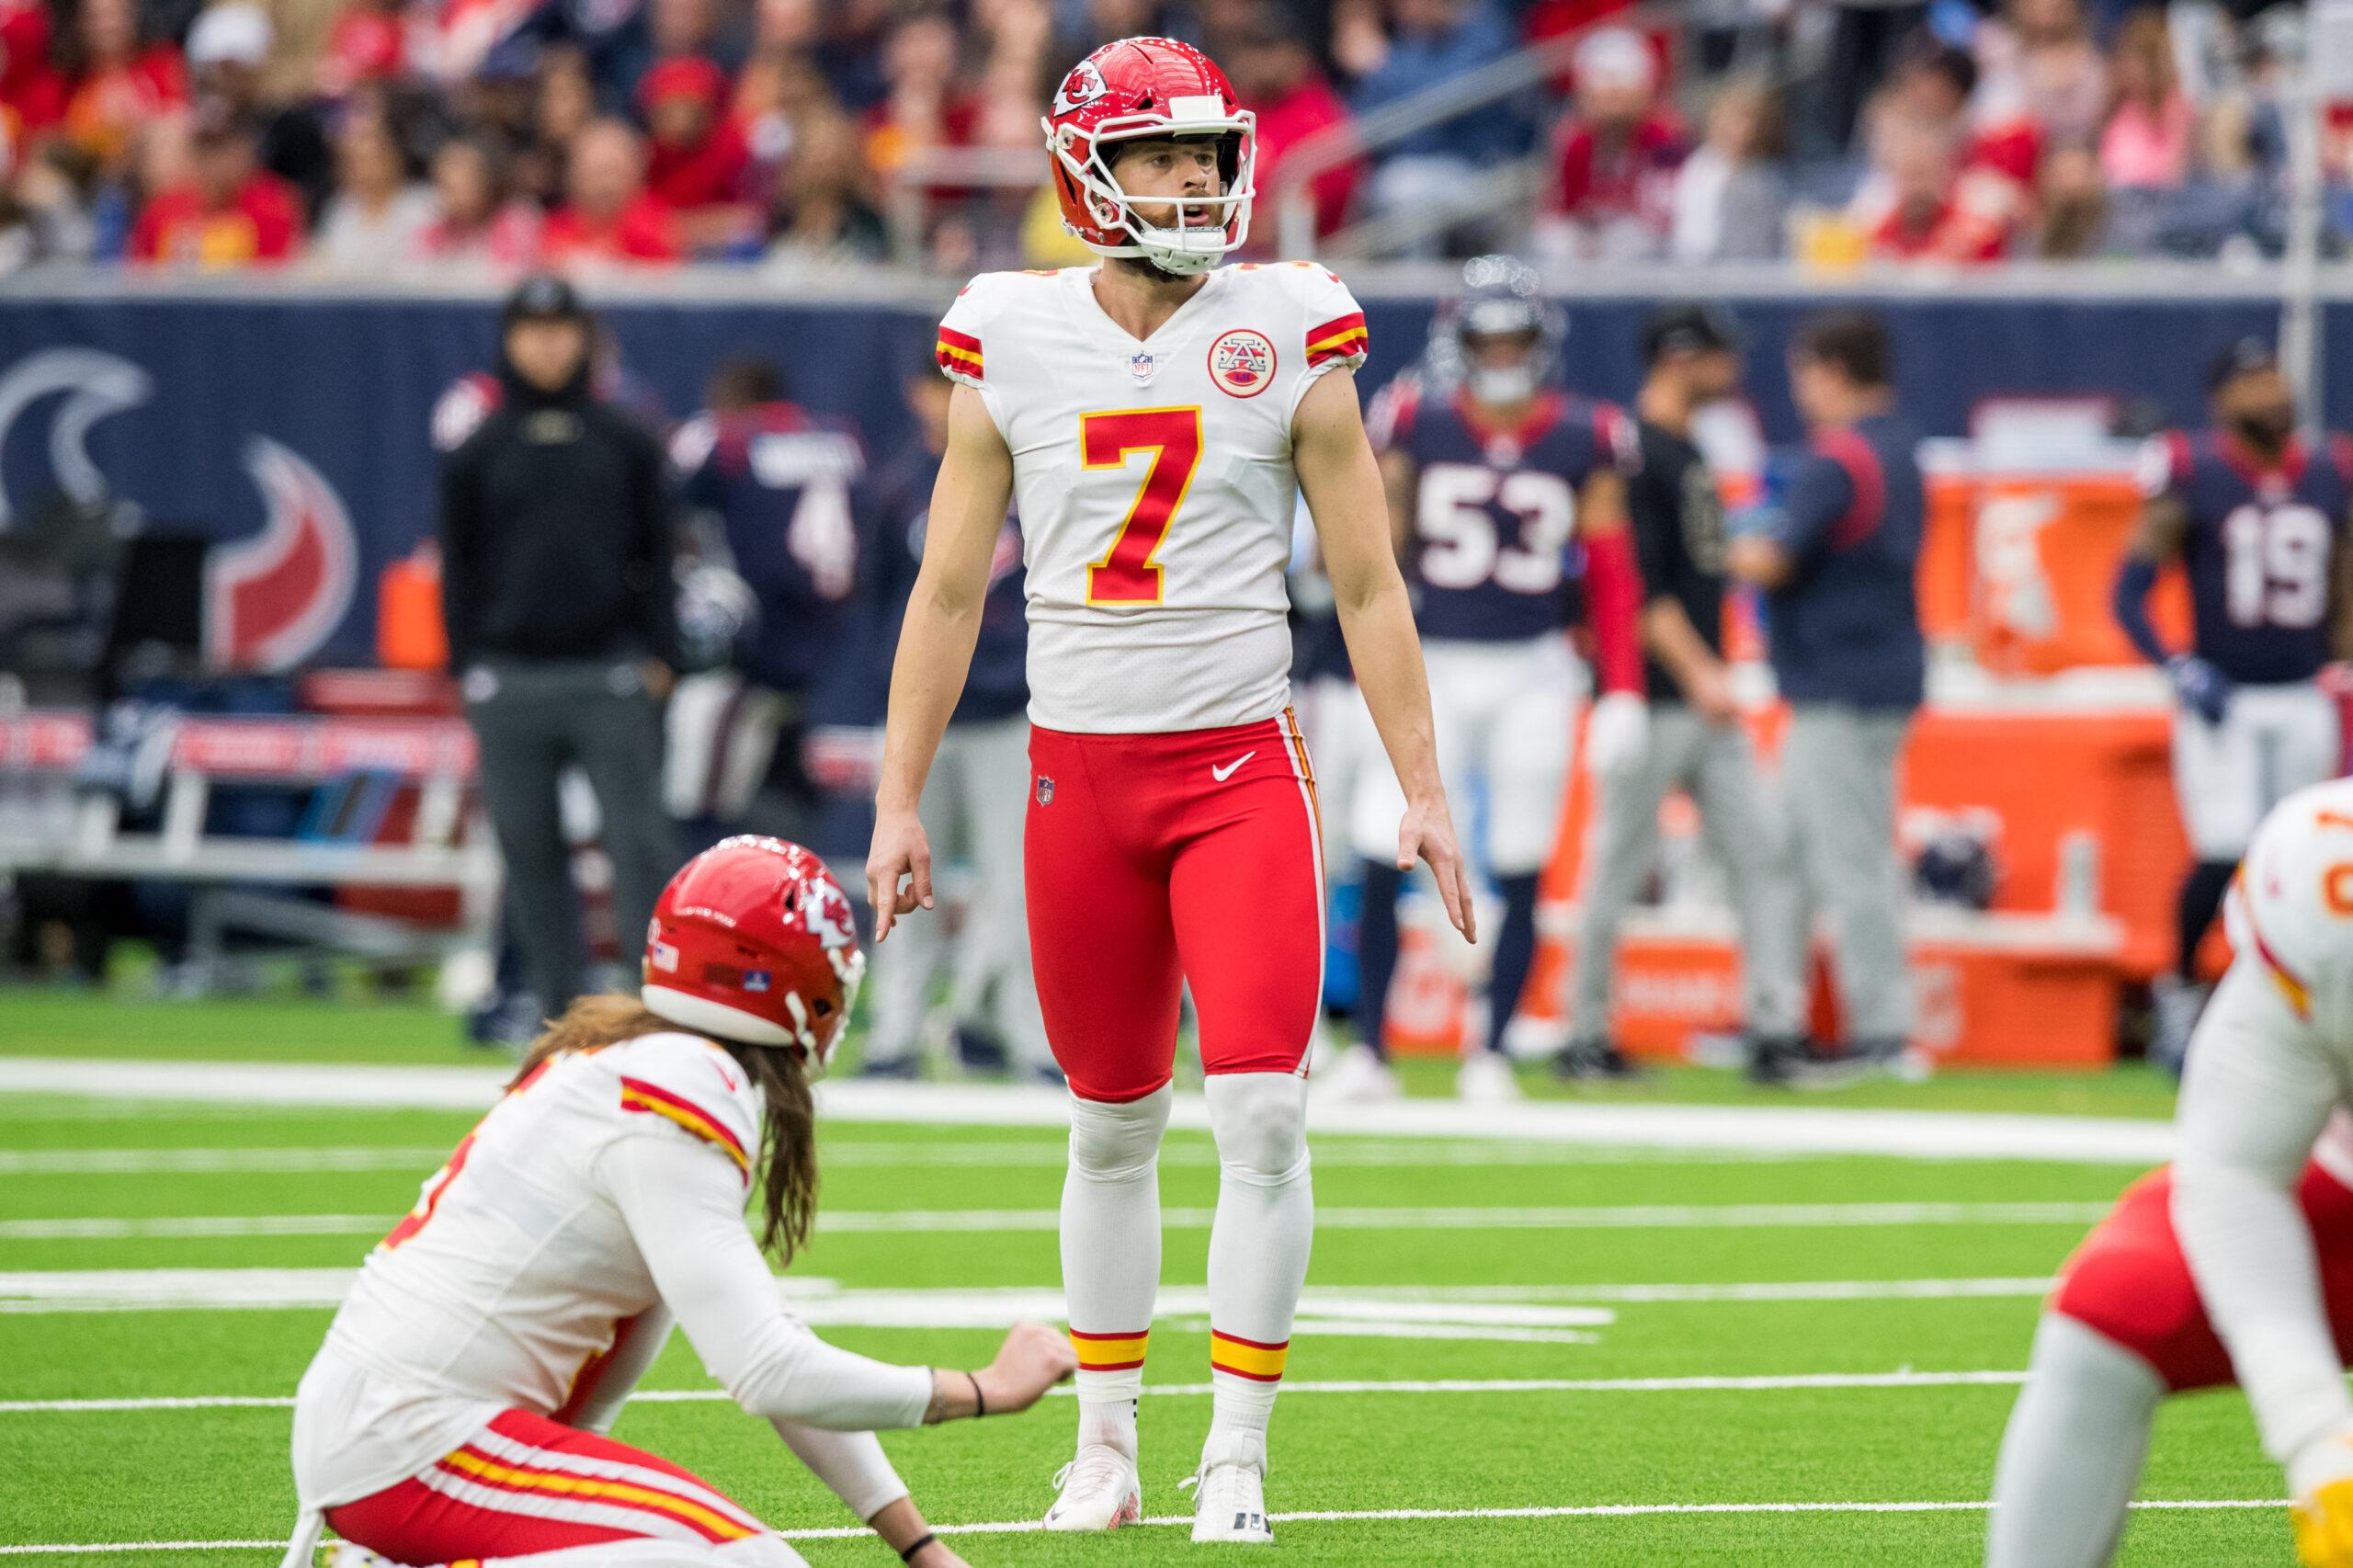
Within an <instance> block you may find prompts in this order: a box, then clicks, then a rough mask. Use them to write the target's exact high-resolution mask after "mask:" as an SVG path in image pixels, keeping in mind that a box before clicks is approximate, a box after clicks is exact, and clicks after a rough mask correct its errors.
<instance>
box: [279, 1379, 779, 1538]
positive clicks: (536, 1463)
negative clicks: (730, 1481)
mask: <svg viewBox="0 0 2353 1568" xmlns="http://www.w3.org/2000/svg"><path fill="white" fill-rule="evenodd" d="M326 1518H327V1523H328V1524H330V1525H332V1526H334V1527H335V1534H337V1535H339V1536H341V1537H342V1538H343V1539H344V1540H348V1541H352V1542H354V1543H356V1544H358V1545H360V1546H364V1547H366V1548H367V1549H368V1550H369V1551H373V1552H377V1553H379V1554H381V1555H382V1556H385V1557H389V1558H391V1559H392V1561H393V1562H459V1561H461V1560H464V1559H467V1558H476V1557H523V1556H528V1555H529V1554H530V1553H532V1552H535V1551H560V1550H562V1549H563V1548H564V1547H570V1546H595V1545H599V1544H601V1543H603V1542H606V1541H614V1540H675V1541H685V1542H688V1543H691V1544H695V1545H700V1546H722V1545H724V1544H725V1543H727V1542H729V1541H732V1540H744V1539H745V1538H746V1537H748V1536H756V1535H760V1534H763V1533H765V1532H764V1530H763V1528H762V1527H761V1525H760V1522H759V1521H758V1520H757V1519H756V1518H754V1517H752V1516H751V1515H750V1514H748V1513H746V1512H745V1511H744V1510H743V1509H742V1508H740V1507H738V1506H736V1505H735V1504H734V1503H733V1501H731V1500H730V1499H729V1498H728V1497H727V1495H726V1494H723V1493H722V1492H720V1491H718V1490H717V1489H716V1488H714V1487H712V1486H710V1485H708V1484H706V1483H704V1482H703V1481H702V1480H701V1479H700V1478H699V1477H698V1476H696V1475H695V1474H694V1472H692V1471H687V1470H682V1469H680V1468H679V1467H678V1466H676V1465H675V1464H672V1463H671V1462H670V1461H669V1460H665V1459H657V1458H656V1457H654V1455H652V1454H649V1453H646V1452H645V1451H644V1450H642V1449H632V1448H631V1447H630V1446H629V1445H628V1444H627V1443H616V1442H614V1441H613V1440H612V1439H611V1438H610V1437H598V1436H597V1434H596V1433H594V1432H584V1431H581V1430H580V1429H578V1428H577V1427H573V1426H563V1425H560V1424H559V1423H557V1422H553V1421H551V1420H549V1419H548V1418H547V1417H545V1416H543V1415H532V1414H531V1413H530V1412H529V1411H525V1410H508V1411H502V1412H501V1413H500V1414H498V1415H494V1416H493V1417H492V1418H491V1421H490V1425H488V1426H484V1427H483V1429H482V1430H481V1431H480V1432H477V1433H476V1434H475V1435H474V1436H473V1437H472V1439H470V1440H469V1441H468V1442H467V1443H466V1444H465V1445H464V1446H463V1447H461V1448H460V1449H456V1450H455V1451H454V1452H451V1453H449V1454H447V1455H445V1456H443V1457H442V1458H441V1459H440V1460H438V1461H437V1462H436V1463H434V1464H433V1465H431V1466H429V1467H428V1468H427V1469H426V1471H424V1472H423V1473H422V1474H419V1475H415V1476H412V1477H411V1478H410V1479H408V1480H406V1481H404V1482H402V1483H399V1484H398V1485H396V1486H390V1487H387V1488H385V1489H384V1490H383V1491H381V1492H379V1493H376V1494H373V1495H371V1496H367V1497H362V1498H360V1499H359V1500H358V1502H356V1503H346V1504H344V1505H342V1506H340V1507H335V1508H329V1509H328V1510H327V1511H326Z"/></svg>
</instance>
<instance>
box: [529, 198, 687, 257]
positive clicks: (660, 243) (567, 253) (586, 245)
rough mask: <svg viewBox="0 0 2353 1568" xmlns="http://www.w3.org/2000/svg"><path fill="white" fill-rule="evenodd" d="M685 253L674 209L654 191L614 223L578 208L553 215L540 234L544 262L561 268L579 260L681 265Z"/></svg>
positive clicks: (633, 205) (571, 208)
mask: <svg viewBox="0 0 2353 1568" xmlns="http://www.w3.org/2000/svg"><path fill="white" fill-rule="evenodd" d="M683 254H684V253H683V252H682V251H681V250H680V248H679V245H678V235H677V230H676V225H675V224H673V223H672V222H671V221H670V209H669V208H668V207H667V206H665V205H664V204H663V202H662V200H661V199H660V198H658V197H656V196H654V194H653V193H651V192H647V193H645V194H643V195H641V196H639V197H638V198H636V199H634V200H632V201H631V203H630V204H629V205H628V206H627V207H624V208H622V209H621V210H620V215H619V216H618V217H616V218H614V219H613V220H612V221H610V222H601V221H599V220H597V219H595V218H592V217H590V216H589V215H588V214H586V213H585V212H583V211H581V210H579V209H578V208H576V207H561V208H558V209H557V210H555V211H553V212H551V213H549V214H548V221H547V224H546V226H545V227H544V228H542V229H541V230H540V261H541V262H542V263H544V264H545V265H547V266H549V267H563V266H565V265H567V264H568V263H571V262H574V261H638V262H670V261H676V260H677V259H678V258H679V257H680V256H681V255H683Z"/></svg>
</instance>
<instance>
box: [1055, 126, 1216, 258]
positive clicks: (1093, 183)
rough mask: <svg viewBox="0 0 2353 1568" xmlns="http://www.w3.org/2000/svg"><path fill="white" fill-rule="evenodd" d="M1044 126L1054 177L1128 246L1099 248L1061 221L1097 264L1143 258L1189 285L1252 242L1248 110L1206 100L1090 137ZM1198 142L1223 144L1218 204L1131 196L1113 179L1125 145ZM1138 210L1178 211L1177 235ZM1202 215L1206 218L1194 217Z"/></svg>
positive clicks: (1099, 223) (1104, 128)
mask: <svg viewBox="0 0 2353 1568" xmlns="http://www.w3.org/2000/svg"><path fill="white" fill-rule="evenodd" d="M1040 123H1041V124H1043V125H1044V127H1045V131H1046V145H1047V147H1048V149H1049V150H1050V151H1051V153H1052V154H1053V159H1054V170H1055V173H1056V174H1057V175H1059V176H1061V177H1062V178H1063V180H1064V181H1065V182H1066V183H1067V184H1068V185H1070V186H1071V187H1074V190H1075V193H1076V195H1077V199H1078V201H1079V203H1080V204H1081V205H1082V206H1083V207H1084V208H1085V209H1086V212H1087V214H1088V216H1089V217H1091V218H1092V219H1093V220H1094V221H1095V222H1096V224H1097V226H1098V227H1100V228H1102V229H1105V230H1108V231H1111V232H1114V233H1124V234H1126V235H1127V236H1128V238H1129V241H1130V242H1131V243H1129V244H1099V243H1097V241H1094V240H1091V239H1088V238H1087V237H1086V235H1085V234H1083V233H1079V232H1078V230H1077V229H1076V228H1075V227H1074V226H1073V225H1072V223H1071V222H1069V220H1068V219H1065V220H1063V228H1064V229H1067V230H1069V231H1070V232H1071V233H1072V234H1074V236H1075V237H1076V238H1077V239H1078V241H1079V243H1080V244H1084V245H1086V248H1087V249H1089V250H1091V251H1093V252H1095V254H1097V256H1140V257H1142V258H1143V259H1144V260H1147V261H1149V262H1151V263H1152V264H1153V265H1154V266H1155V267H1159V268H1160V269H1161V270H1162V271H1164V272H1169V273H1174V274H1176V276H1178V277H1190V276H1192V275H1193V274H1195V273H1200V272H1206V271H1208V270H1209V269H1210V268H1211V267H1215V266H1216V265H1217V264H1218V263H1219V262H1220V261H1222V260H1223V259H1224V258H1225V257H1226V256H1231V255H1233V253H1234V252H1235V251H1237V250H1240V249H1241V248H1242V246H1243V244H1244V243H1245V241H1247V240H1248V238H1249V236H1250V203H1251V198H1252V197H1253V196H1254V195H1256V177H1255V169H1254V165H1255V163H1256V147H1257V135H1256V124H1257V119H1256V116H1255V115H1253V114H1251V112H1250V111H1249V110H1247V109H1236V110H1234V111H1233V112H1232V113H1230V114H1229V113H1227V112H1225V111H1224V108H1223V104H1222V101H1221V100H1220V99H1218V98H1217V97H1212V96H1207V95H1205V96H1202V97H1198V98H1185V97H1178V98H1175V99H1172V100H1170V103H1169V112H1168V113H1167V114H1165V115H1163V114H1158V113H1153V114H1131V115H1120V116H1116V117H1114V118H1112V119H1107V120H1105V121H1104V122H1103V123H1102V124H1101V125H1099V126H1097V127H1096V128H1095V130H1094V131H1093V132H1092V134H1089V133H1088V132H1086V131H1082V130H1081V129H1080V128H1078V127H1077V126H1073V125H1065V126H1063V127H1062V128H1061V129H1060V130H1056V129H1055V127H1054V125H1053V123H1052V121H1051V120H1045V121H1041V122H1040ZM1201 136H1213V137H1215V138H1216V139H1217V142H1218V157H1217V164H1218V183H1219V187H1220V190H1219V194H1217V195H1215V196H1202V197H1193V198H1186V197H1181V196H1167V197H1158V196H1144V197H1137V196H1131V195H1130V194H1129V193H1128V192H1127V190H1126V189H1125V188H1124V187H1121V186H1120V180H1119V176H1116V175H1114V174H1113V173H1112V172H1111V159H1110V157H1109V156H1108V154H1109V153H1110V152H1111V151H1112V150H1114V149H1116V148H1117V147H1118V145H1119V144H1120V143H1121V142H1137V141H1142V140H1146V139H1159V138H1167V139H1171V140H1175V141H1179V142H1185V141H1191V140H1193V139H1194V138H1196V137H1201ZM1138 202H1142V203H1145V204H1148V205H1151V206H1160V205H1163V204H1164V203H1165V205H1167V206H1169V207H1171V208H1174V209H1175V210H1176V227H1174V228H1163V227H1160V226H1158V225H1156V224H1150V223H1146V222H1144V221H1143V218H1142V214H1141V213H1140V212H1139V211H1138V210H1137V203H1138ZM1204 211H1205V212H1206V214H1207V216H1206V217H1205V218H1196V217H1194V216H1192V214H1194V213H1196V212H1204Z"/></svg>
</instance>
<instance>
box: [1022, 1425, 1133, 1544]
mask: <svg viewBox="0 0 2353 1568" xmlns="http://www.w3.org/2000/svg"><path fill="white" fill-rule="evenodd" d="M1054 1484H1055V1485H1056V1486H1058V1487H1060V1488H1062V1495H1061V1496H1059V1497H1057V1498H1055V1499H1054V1506H1052V1507H1051V1508H1049V1509H1047V1510H1046V1528H1048V1529H1050V1530H1115V1529H1118V1528H1120V1526H1121V1525H1131V1524H1134V1523H1135V1522H1136V1521H1137V1520H1139V1519H1141V1518H1142V1517H1143V1484H1142V1482H1141V1481H1139V1480H1138V1479H1137V1476H1136V1461H1135V1456H1133V1455H1132V1454H1123V1453H1121V1452H1120V1450H1119V1449H1115V1448H1113V1447H1112V1446H1111V1445H1110V1444H1108V1443H1089V1444H1087V1445H1086V1446H1085V1447H1084V1448H1082V1449H1079V1450H1078V1457H1077V1458H1076V1459H1074V1460H1071V1461H1070V1463H1068V1464H1066V1465H1064V1466H1063V1467H1062V1469H1061V1470H1059V1471H1055V1472H1054Z"/></svg>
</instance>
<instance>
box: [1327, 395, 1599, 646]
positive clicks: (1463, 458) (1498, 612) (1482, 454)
mask: <svg viewBox="0 0 2353 1568" xmlns="http://www.w3.org/2000/svg"><path fill="white" fill-rule="evenodd" d="M1367 423H1368V427H1369V429H1370V432H1371V435H1372V437H1373V441H1374V444H1375V445H1376V446H1377V447H1379V448H1381V449H1382V450H1384V451H1395V452H1402V453H1403V454H1404V455H1405V456H1407V457H1409V458H1411V459H1412V460H1414V468H1415V480H1414V484H1415V500H1414V525H1413V535H1412V538H1411V539H1410V540H1408V542H1407V545H1406V551H1405V564H1406V573H1407V575H1408V577H1409V578H1410V579H1411V580H1412V583H1413V586H1414V591H1415V611H1414V619H1415V624H1416V625H1418V626H1419V627H1420V628H1421V632H1422V635H1423V636H1424V637H1426V638H1432V639H1436V640H1438V641H1440V642H1520V641H1525V640H1527V639H1529V638H1533V637H1541V636H1543V635H1545V634H1546V633H1548V632H1555V631H1562V630H1563V628H1565V627H1566V626H1568V625H1569V623H1570V621H1571V619H1573V609H1574V602H1575V601H1574V596H1573V594H1572V591H1571V580H1572V579H1573V578H1574V576H1575V575H1576V574H1577V573H1578V572H1579V571H1581V570H1582V567H1583V553H1582V551H1580V550H1579V549H1578V547H1577V543H1576V521H1577V496H1578V494H1579V493H1580V492H1581V491H1582V489H1583V488H1584V485H1585V482H1586V479H1587V478H1589V477H1590V476H1591V475H1592V474H1593V473H1594V472H1595V471H1596V470H1597V469H1602V468H1610V467H1616V468H1620V469H1624V470H1629V471H1631V469H1633V468H1634V467H1635V466H1636V465H1637V464H1638V463H1639V462H1640V458H1639V456H1638V452H1639V449H1638V448H1637V446H1636V445H1635V439H1634V434H1633V429H1632V426H1631V424H1630V423H1629V422H1628V421H1627V419H1626V418H1625V416H1624V415H1621V414H1620V413H1619V412H1618V410H1617V409H1615V408H1613V407H1611V406H1610V405H1609V404H1608V403H1589V402H1587V401H1586V400H1585V399H1583V398H1576V397H1570V396H1568V395H1566V394H1564V393H1562V392H1541V393H1539V394H1538V396H1537V399H1536V401H1535V403H1534V404H1533V405H1532V406H1531V407H1530V408H1529V413H1528V416H1527V417H1526V418H1525V419H1523V420H1522V421H1521V422H1520V424H1519V426H1518V428H1517V429H1513V430H1498V429H1494V428H1491V427H1489V426H1486V425H1485V424H1483V422H1481V421H1480V419H1479V418H1478V415H1477V414H1476V412H1475V410H1473V409H1472V406H1471V404H1470V401H1469V400H1468V399H1467V398H1465V397H1463V396H1461V395H1460V394H1455V395H1452V396H1447V397H1425V396H1424V395H1423V392H1422V389H1421V387H1420V385H1419V382H1418V381H1417V379H1416V378H1415V377H1414V376H1413V374H1412V373H1411V372H1408V373H1407V374H1405V375H1404V376H1400V377H1398V378H1397V380H1395V381H1392V382H1390V383H1389V385H1388V386H1386V387H1383V388H1382V389H1381V394H1380V396H1378V397H1377V398H1375V399H1374V403H1373V409H1372V412H1371V414H1370V416H1369V418H1368V421H1367Z"/></svg>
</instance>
